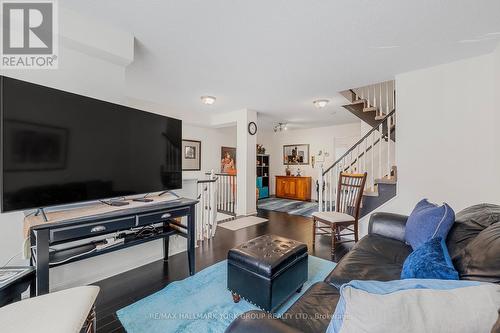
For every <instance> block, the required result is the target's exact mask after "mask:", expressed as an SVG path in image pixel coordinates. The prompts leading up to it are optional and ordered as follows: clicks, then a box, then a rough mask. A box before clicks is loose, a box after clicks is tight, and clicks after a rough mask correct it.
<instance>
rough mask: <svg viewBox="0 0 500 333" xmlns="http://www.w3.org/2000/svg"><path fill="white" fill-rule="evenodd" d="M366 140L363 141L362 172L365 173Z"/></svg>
mask: <svg viewBox="0 0 500 333" xmlns="http://www.w3.org/2000/svg"><path fill="white" fill-rule="evenodd" d="M367 141H368V138H366V139H364V140H363V172H365V171H366V154H367V152H366V145H367Z"/></svg>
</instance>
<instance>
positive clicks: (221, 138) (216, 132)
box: [182, 123, 238, 179]
mask: <svg viewBox="0 0 500 333" xmlns="http://www.w3.org/2000/svg"><path fill="white" fill-rule="evenodd" d="M182 138H183V139H188V140H198V141H201V171H183V172H182V178H196V179H206V178H207V177H206V175H205V172H210V170H211V169H214V171H215V172H216V173H217V172H220V171H221V170H220V162H221V147H236V126H230V127H220V128H210V127H199V126H194V125H189V124H186V123H183V125H182ZM236 159H237V162H238V156H236Z"/></svg>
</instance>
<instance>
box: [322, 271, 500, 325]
mask: <svg viewBox="0 0 500 333" xmlns="http://www.w3.org/2000/svg"><path fill="white" fill-rule="evenodd" d="M340 295H341V297H340V300H339V303H338V305H337V308H336V310H335V314H334V316H333V320H332V322H331V324H330V326H329V328H328V331H327V332H328V333H341V332H380V333H382V332H384V333H389V332H394V333H399V332H414V333H420V332H455V333H459V332H462V333H468V332H485V333H487V332H490V330H491V328H492V327H493V325H494V323H495V321H496V318H497V309H498V307H499V306H500V286H498V285H495V284H489V283H484V284H482V283H479V282H475V281H443V280H418V279H410V280H400V281H389V282H379V281H352V282H350V283H348V284H345V285H343V286H342V288H341V289H340Z"/></svg>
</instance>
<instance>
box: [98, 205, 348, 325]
mask: <svg viewBox="0 0 500 333" xmlns="http://www.w3.org/2000/svg"><path fill="white" fill-rule="evenodd" d="M258 216H261V217H266V218H268V219H269V222H267V223H261V224H258V225H255V226H250V227H247V228H244V229H240V230H237V231H230V230H227V229H225V228H218V229H217V233H216V235H215V237H214V238H213V239H212V240H210V241H207V242H206V243H205V244H203V246H200V247H198V248H197V249H196V271H200V270H202V269H203V268H206V267H208V266H210V265H212V264H214V263H216V262H219V261H221V260H225V259H226V256H227V251H228V250H229V249H231V248H232V247H234V246H236V245H238V244H241V243H243V242H245V241H246V240H249V239H252V238H255V237H258V236H260V235H264V234H269V233H272V234H276V235H279V236H283V237H287V238H291V239H295V240H298V241H301V242H304V243H307V245H308V248H309V254H311V255H314V256H317V257H320V258H324V259H328V260H332V259H333V260H334V261H337V262H338V261H339V260H340V258H342V256H343V255H344V254H345V253H347V251H348V248H346V247H344V248H339V249H338V251H337V252H336V253H335V256H334V258H332V256H331V254H330V249H331V247H330V238H329V237H319V238H318V239H317V240H316V247H315V249H312V220H311V219H310V218H306V217H302V216H295V215H288V214H286V213H281V212H271V211H264V210H260V211H259V213H258ZM348 244H349V243H348ZM350 244H352V243H350ZM186 277H188V267H187V255H186V253H179V254H176V255H174V256H171V257H170V258H169V261H168V262H163V261H162V260H159V261H155V262H153V263H150V264H147V265H145V266H141V267H138V268H135V269H133V270H130V271H127V272H125V273H122V274H118V275H115V276H113V277H111V278H108V279H105V280H102V281H99V282H97V283H94V285H97V286H99V287H101V292H100V294H99V297H98V299H97V303H96V312H97V332H99V333H101V332H125V330H124V329H123V327H122V325H121V323H120V321H119V320H118V318H117V317H116V314H115V312H116V311H117V310H119V309H121V308H123V307H125V306H127V305H129V304H132V303H134V302H136V301H138V300H140V299H142V298H144V297H146V296H148V295H150V294H153V293H155V292H156V291H158V290H160V289H162V288H164V287H165V286H166V285H167V284H168V283H170V282H173V281H177V280H182V279H184V278H186Z"/></svg>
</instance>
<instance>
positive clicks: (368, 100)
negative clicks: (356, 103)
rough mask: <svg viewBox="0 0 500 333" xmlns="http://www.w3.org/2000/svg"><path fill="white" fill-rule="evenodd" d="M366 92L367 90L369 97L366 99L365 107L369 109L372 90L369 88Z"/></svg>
mask: <svg viewBox="0 0 500 333" xmlns="http://www.w3.org/2000/svg"><path fill="white" fill-rule="evenodd" d="M366 90H367V93H366V94H367V97H366V105H365V107H366V108H369V107H370V88H369V87H367V89H366Z"/></svg>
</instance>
